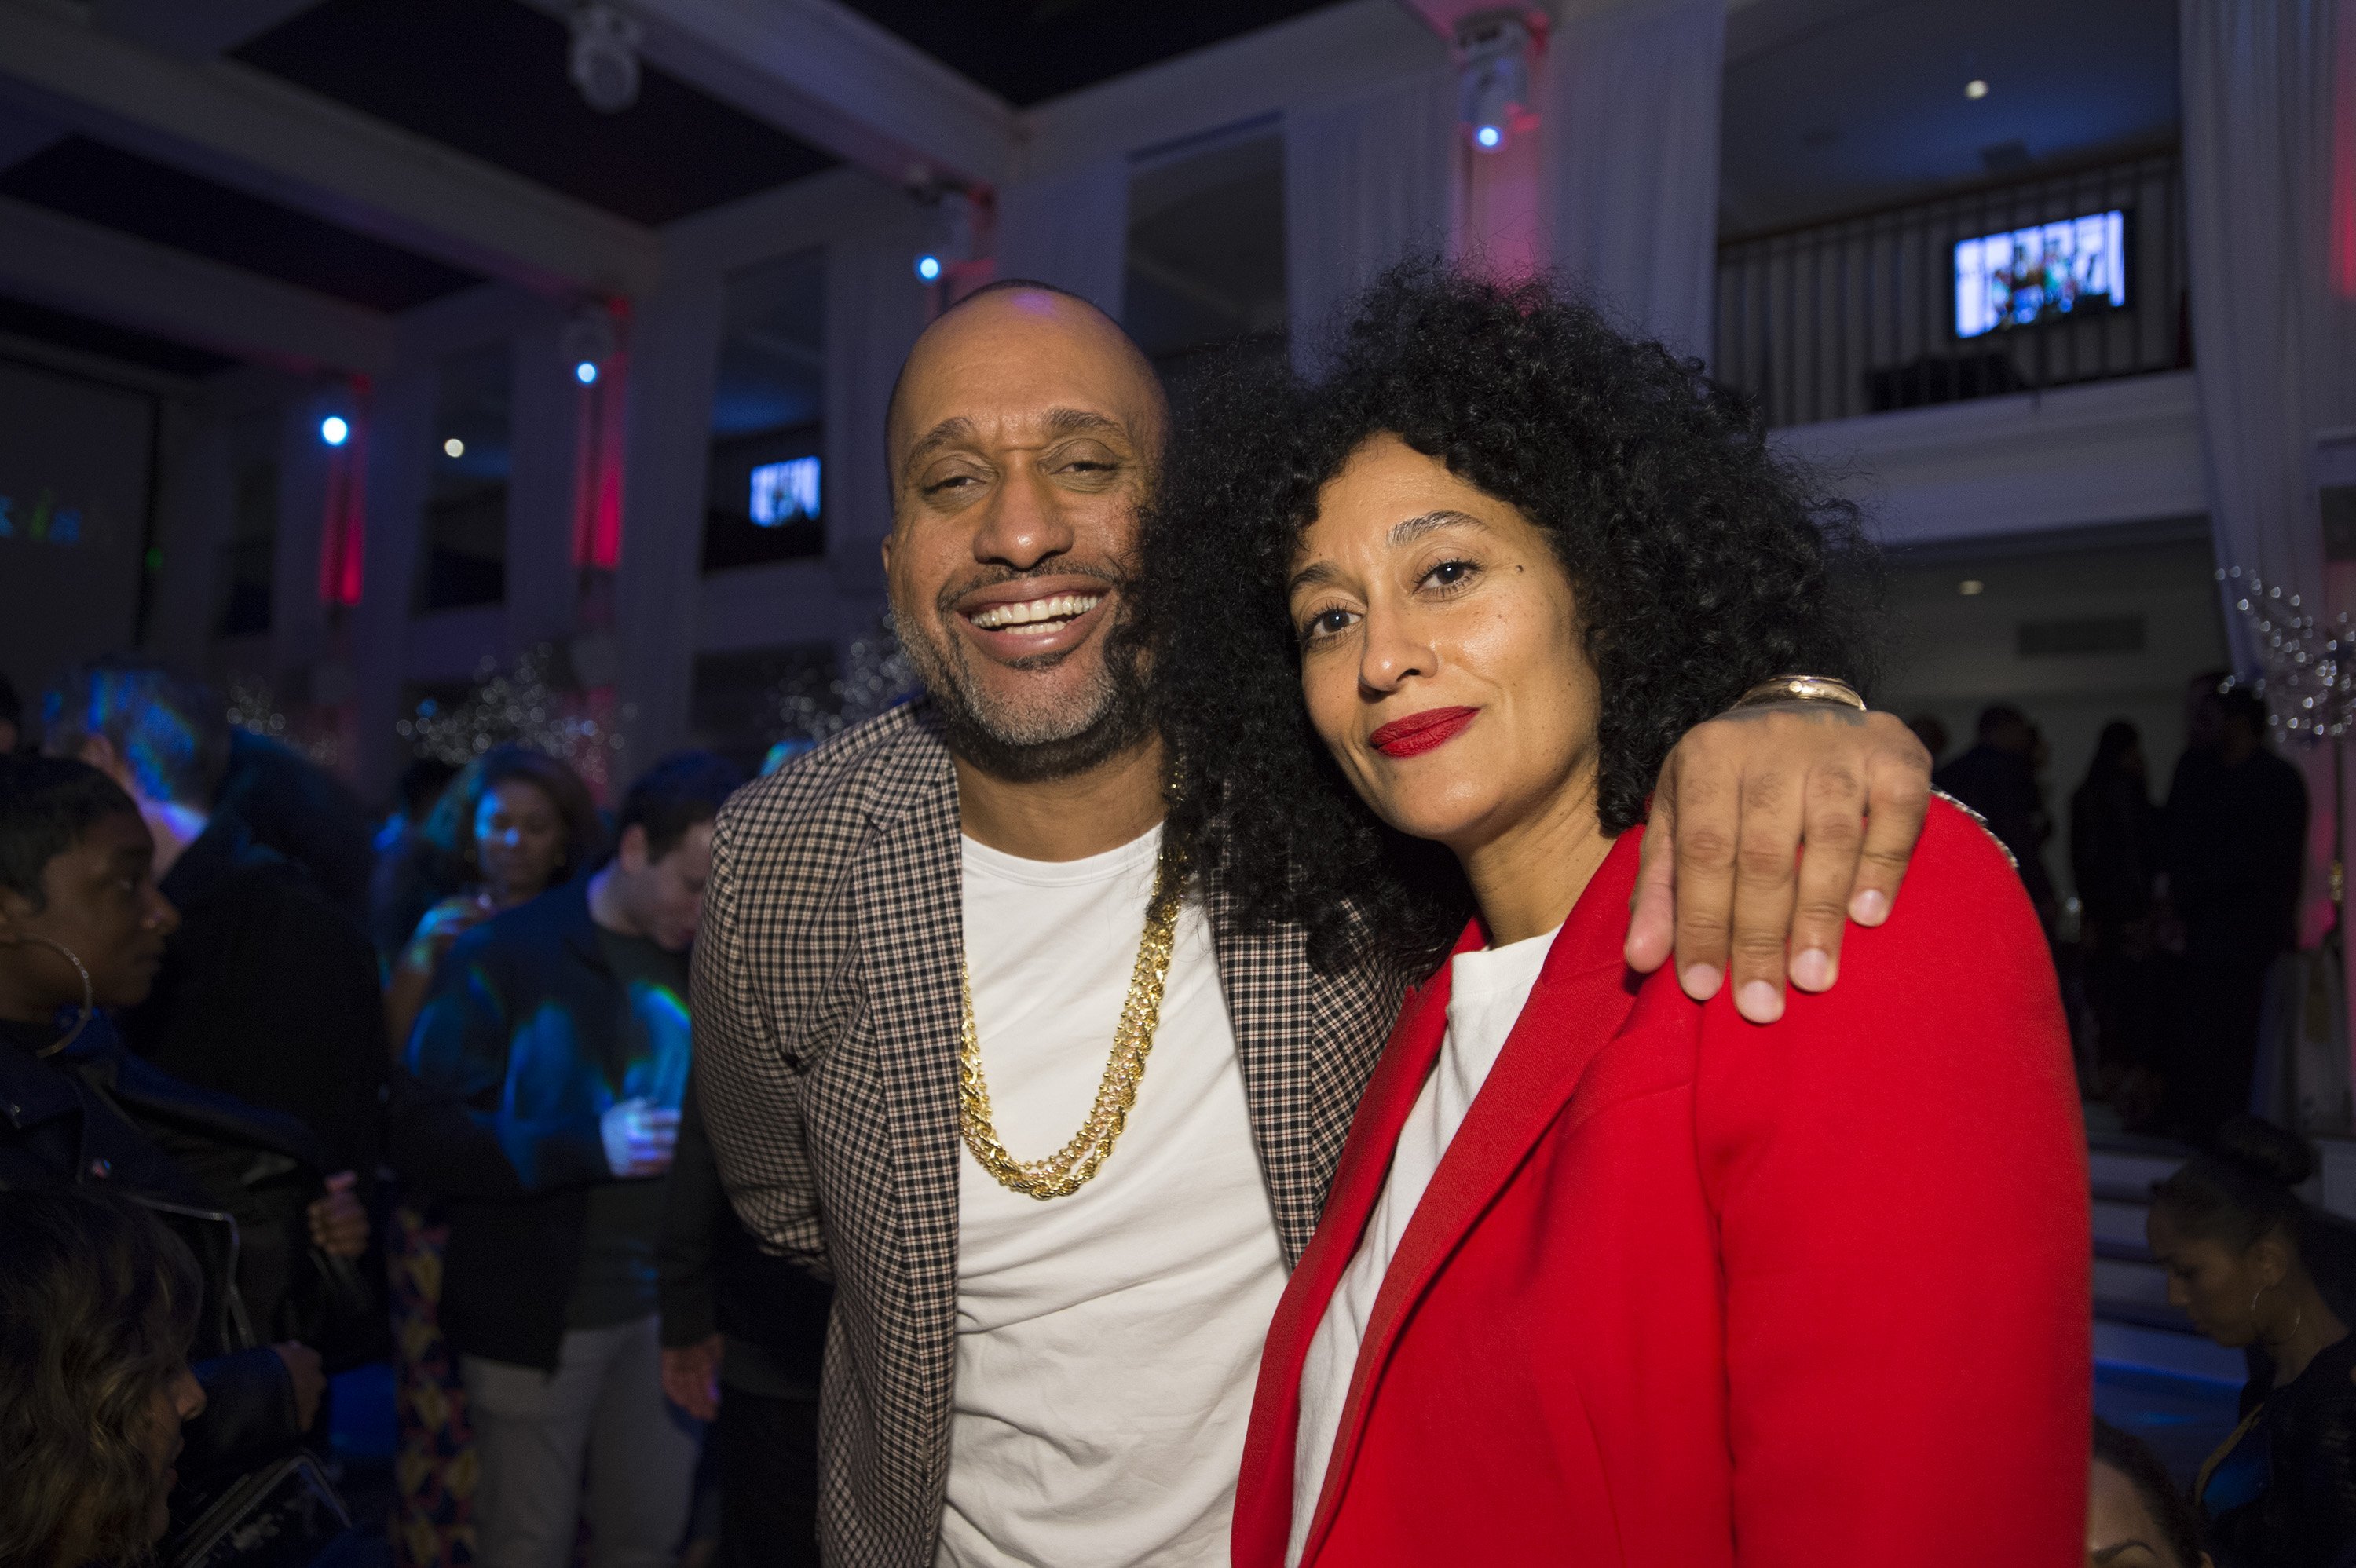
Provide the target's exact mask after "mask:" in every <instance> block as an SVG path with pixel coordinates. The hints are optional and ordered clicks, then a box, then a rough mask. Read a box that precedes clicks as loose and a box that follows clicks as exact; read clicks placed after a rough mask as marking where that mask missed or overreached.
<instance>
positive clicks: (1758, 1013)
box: [1734, 980, 1783, 1024]
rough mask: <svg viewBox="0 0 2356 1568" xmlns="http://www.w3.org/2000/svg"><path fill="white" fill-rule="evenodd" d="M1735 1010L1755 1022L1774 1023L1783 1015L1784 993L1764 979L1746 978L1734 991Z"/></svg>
mask: <svg viewBox="0 0 2356 1568" xmlns="http://www.w3.org/2000/svg"><path fill="white" fill-rule="evenodd" d="M1734 1010H1735V1011H1736V1012H1739V1013H1740V1014H1741V1015H1742V1016H1743V1017H1744V1018H1746V1019H1750V1020H1751V1022H1752V1023H1755V1024H1772V1023H1773V1022H1774V1021H1775V1020H1776V1019H1780V1018H1782V1017H1783V992H1781V991H1779V990H1777V989H1776V988H1775V987H1772V986H1771V985H1769V984H1768V983H1767V982H1766V981H1764V980H1746V981H1744V982H1743V983H1742V988H1741V989H1740V990H1739V991H1737V992H1735V993H1734Z"/></svg>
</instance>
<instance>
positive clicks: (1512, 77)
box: [1456, 12, 1530, 153]
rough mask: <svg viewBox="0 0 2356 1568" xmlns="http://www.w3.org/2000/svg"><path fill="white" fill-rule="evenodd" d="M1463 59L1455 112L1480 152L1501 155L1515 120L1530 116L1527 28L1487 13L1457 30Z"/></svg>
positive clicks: (1516, 19) (1519, 21) (1514, 18)
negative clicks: (1499, 153)
mask: <svg viewBox="0 0 2356 1568" xmlns="http://www.w3.org/2000/svg"><path fill="white" fill-rule="evenodd" d="M1456 48H1457V52H1458V55H1459V56H1460V57H1461V59H1462V61H1463V65H1462V75H1461V76H1460V78H1459V79H1458V83H1457V94H1458V96H1457V113H1458V114H1459V116H1460V117H1461V118H1462V120H1463V123H1464V125H1465V128H1466V129H1467V130H1469V131H1470V132H1471V133H1472V144H1473V145H1474V146H1476V147H1478V148H1480V149H1481V150H1482V151H1483V152H1484V153H1494V152H1499V151H1502V150H1503V149H1504V147H1505V143H1506V142H1507V141H1508V140H1510V139H1511V138H1512V135H1513V132H1514V122H1515V120H1516V119H1520V118H1524V117H1526V116H1527V115H1528V113H1529V100H1530V29H1529V26H1528V24H1526V22H1524V21H1523V20H1522V19H1521V18H1520V17H1518V16H1510V15H1507V16H1500V15H1498V14H1496V13H1494V12H1491V13H1489V14H1487V15H1485V16H1474V17H1472V18H1471V19H1469V20H1467V21H1466V22H1464V23H1463V24H1462V26H1460V27H1458V28H1457V30H1456Z"/></svg>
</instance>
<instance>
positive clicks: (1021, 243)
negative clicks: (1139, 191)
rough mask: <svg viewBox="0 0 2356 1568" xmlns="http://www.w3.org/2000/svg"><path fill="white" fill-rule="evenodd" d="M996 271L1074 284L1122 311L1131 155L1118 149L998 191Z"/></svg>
mask: <svg viewBox="0 0 2356 1568" xmlns="http://www.w3.org/2000/svg"><path fill="white" fill-rule="evenodd" d="M995 253H996V258H997V262H998V276H1000V277H1001V278H1033V279H1036V280H1037V281H1038V282H1040V283H1053V284H1055V286H1056V287H1057V288H1059V289H1069V290H1071V291H1072V293H1076V294H1078V295H1079V296H1080V297H1081V298H1083V299H1086V300H1087V301H1089V302H1091V303H1092V304H1095V305H1096V306H1097V307H1098V309H1100V310H1102V311H1103V312H1104V313H1105V314H1106V315H1110V316H1113V317H1115V318H1118V317H1119V315H1120V313H1121V310H1122V306H1123V295H1124V294H1125V293H1127V282H1128V276H1129V159H1128V157H1127V156H1126V155H1120V154H1115V155H1111V156H1109V157H1100V158H1097V159H1095V160H1093V161H1091V162H1088V163H1085V164H1081V165H1077V166H1076V167H1072V168H1067V169H1063V170H1059V171H1057V172H1055V173H1054V174H1049V175H1045V176H1040V177H1038V178H1035V179H1028V180H1023V181H1020V182H1018V183H1016V184H1013V185H1010V186H1008V187H1006V188H1004V189H1003V190H1001V191H1000V192H999V193H998V238H997V246H996V252H995Z"/></svg>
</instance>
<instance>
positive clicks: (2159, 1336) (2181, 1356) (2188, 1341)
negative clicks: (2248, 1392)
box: [2094, 1317, 2249, 1388]
mask: <svg viewBox="0 0 2356 1568" xmlns="http://www.w3.org/2000/svg"><path fill="white" fill-rule="evenodd" d="M2094 1360H2095V1361H2096V1363H2097V1364H2099V1365H2102V1366H2105V1367H2119V1368H2125V1369H2127V1370H2130V1371H2147V1372H2163V1373H2166V1374H2167V1375H2168V1376H2169V1377H2179V1378H2199V1379H2201V1380H2202V1381H2207V1382H2212V1383H2224V1384H2228V1385H2230V1386H2232V1387H2234V1388H2239V1387H2240V1386H2241V1385H2242V1384H2243V1383H2244V1381H2247V1380H2248V1378H2249V1365H2248V1363H2247V1362H2245V1361H2244V1360H2242V1352H2241V1351H2239V1350H2229V1349H2225V1347H2224V1346H2222V1345H2219V1344H2215V1343H2212V1342H2211V1341H2210V1340H2207V1339H2202V1338H2201V1336H2200V1335H2198V1334H2191V1333H2180V1332H2171V1331H2169V1330H2168V1329H2165V1328H2150V1327H2147V1326H2146V1325H2143V1324H2138V1323H2115V1322H2112V1321H2109V1320H2108V1319H2105V1318H2101V1317H2097V1318H2096V1319H2095V1320H2094Z"/></svg>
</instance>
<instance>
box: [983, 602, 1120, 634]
mask: <svg viewBox="0 0 2356 1568" xmlns="http://www.w3.org/2000/svg"><path fill="white" fill-rule="evenodd" d="M1100 597H1101V595H1099V594H1095V593H1058V594H1056V595H1055V596H1054V597H1053V598H1050V599H1026V600H1024V601H1023V603H1020V604H992V605H991V607H990V608H989V609H987V610H977V611H975V612H974V613H973V624H975V625H977V626H980V628H981V629H982V630H983V631H985V632H996V631H1002V630H1003V629H1005V628H1006V627H1008V626H1035V625H1042V624H1044V623H1047V622H1051V621H1052V622H1058V623H1060V622H1064V621H1068V620H1071V619H1072V618H1073V617H1074V616H1076V615H1085V614H1087V613H1088V612H1089V611H1091V610H1093V609H1095V608H1096V607H1097V603H1098V599H1099V598H1100Z"/></svg>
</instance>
